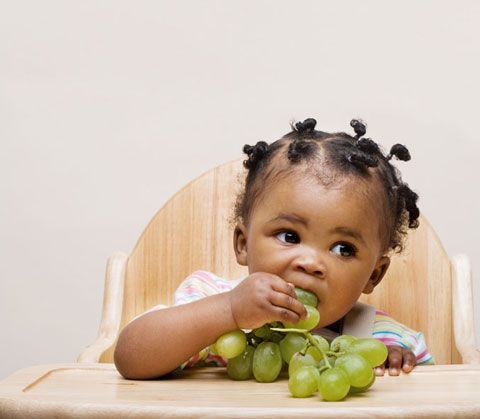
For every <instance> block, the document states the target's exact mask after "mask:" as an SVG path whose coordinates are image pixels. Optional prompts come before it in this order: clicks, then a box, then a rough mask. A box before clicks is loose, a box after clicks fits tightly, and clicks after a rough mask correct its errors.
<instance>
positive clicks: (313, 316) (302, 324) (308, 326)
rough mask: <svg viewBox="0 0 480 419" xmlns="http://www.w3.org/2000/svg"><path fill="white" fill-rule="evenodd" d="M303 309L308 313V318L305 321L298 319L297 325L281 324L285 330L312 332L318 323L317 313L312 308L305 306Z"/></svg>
mask: <svg viewBox="0 0 480 419" xmlns="http://www.w3.org/2000/svg"><path fill="white" fill-rule="evenodd" d="M305 308H306V309H307V311H308V314H309V317H308V318H307V319H305V320H302V319H300V320H299V321H298V322H297V323H289V322H283V325H284V326H285V327H286V328H295V329H304V330H312V329H314V328H315V326H316V325H317V324H318V322H319V321H320V313H319V311H318V310H317V309H316V308H315V307H312V306H309V305H306V306H305Z"/></svg>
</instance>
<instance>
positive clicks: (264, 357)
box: [253, 342, 283, 383]
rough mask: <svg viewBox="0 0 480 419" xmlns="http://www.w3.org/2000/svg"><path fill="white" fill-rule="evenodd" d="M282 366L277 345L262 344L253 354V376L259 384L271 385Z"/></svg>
mask: <svg viewBox="0 0 480 419" xmlns="http://www.w3.org/2000/svg"><path fill="white" fill-rule="evenodd" d="M282 364H283V360H282V354H281V352H280V346H278V343H275V342H262V343H261V344H260V345H258V346H257V348H256V349H255V352H254V354H253V376H254V377H255V379H256V380H257V381H259V382H261V383H271V382H272V381H275V380H276V378H277V377H278V374H280V370H281V369H282Z"/></svg>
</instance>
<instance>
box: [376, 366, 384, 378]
mask: <svg viewBox="0 0 480 419" xmlns="http://www.w3.org/2000/svg"><path fill="white" fill-rule="evenodd" d="M384 374H385V364H382V365H379V366H378V367H375V375H376V376H377V377H383V375H384Z"/></svg>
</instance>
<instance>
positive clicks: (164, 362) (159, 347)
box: [114, 293, 237, 379]
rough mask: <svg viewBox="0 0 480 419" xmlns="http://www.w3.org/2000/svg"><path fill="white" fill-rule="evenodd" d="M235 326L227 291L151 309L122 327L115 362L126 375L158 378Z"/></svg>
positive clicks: (126, 376) (132, 377)
mask: <svg viewBox="0 0 480 419" xmlns="http://www.w3.org/2000/svg"><path fill="white" fill-rule="evenodd" d="M236 328H237V326H236V324H235V321H234V318H233V316H232V312H231V309H230V301H229V295H228V293H222V294H217V295H212V296H209V297H206V298H202V299H200V300H198V301H194V302H192V303H189V304H183V305H179V306H174V307H170V308H165V309H162V310H156V311H152V312H150V313H147V314H145V315H143V316H140V317H139V318H137V319H135V320H134V321H132V322H131V323H129V324H128V325H127V326H126V327H125V328H124V329H123V330H122V332H121V333H120V336H119V339H118V342H117V346H116V348H115V353H114V362H115V365H116V367H117V369H118V371H119V372H120V374H122V375H123V376H124V377H125V378H131V379H146V378H154V377H159V376H162V375H164V374H167V373H169V372H171V371H173V370H174V369H175V368H176V367H178V366H179V365H180V364H181V363H182V362H184V361H185V360H186V359H188V358H189V357H190V356H191V355H193V354H195V353H198V352H199V351H200V350H201V349H203V348H205V347H206V346H208V345H210V344H211V343H212V342H214V341H215V340H216V339H217V337H218V336H220V335H222V334H224V333H227V332H229V331H231V330H234V329H236Z"/></svg>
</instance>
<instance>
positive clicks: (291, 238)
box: [275, 231, 300, 243]
mask: <svg viewBox="0 0 480 419" xmlns="http://www.w3.org/2000/svg"><path fill="white" fill-rule="evenodd" d="M275 236H276V237H278V238H279V239H280V240H281V241H282V242H283V241H284V242H286V243H298V242H300V238H299V237H298V234H297V233H294V232H293V231H280V232H279V233H276V234H275ZM282 237H284V238H282Z"/></svg>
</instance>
